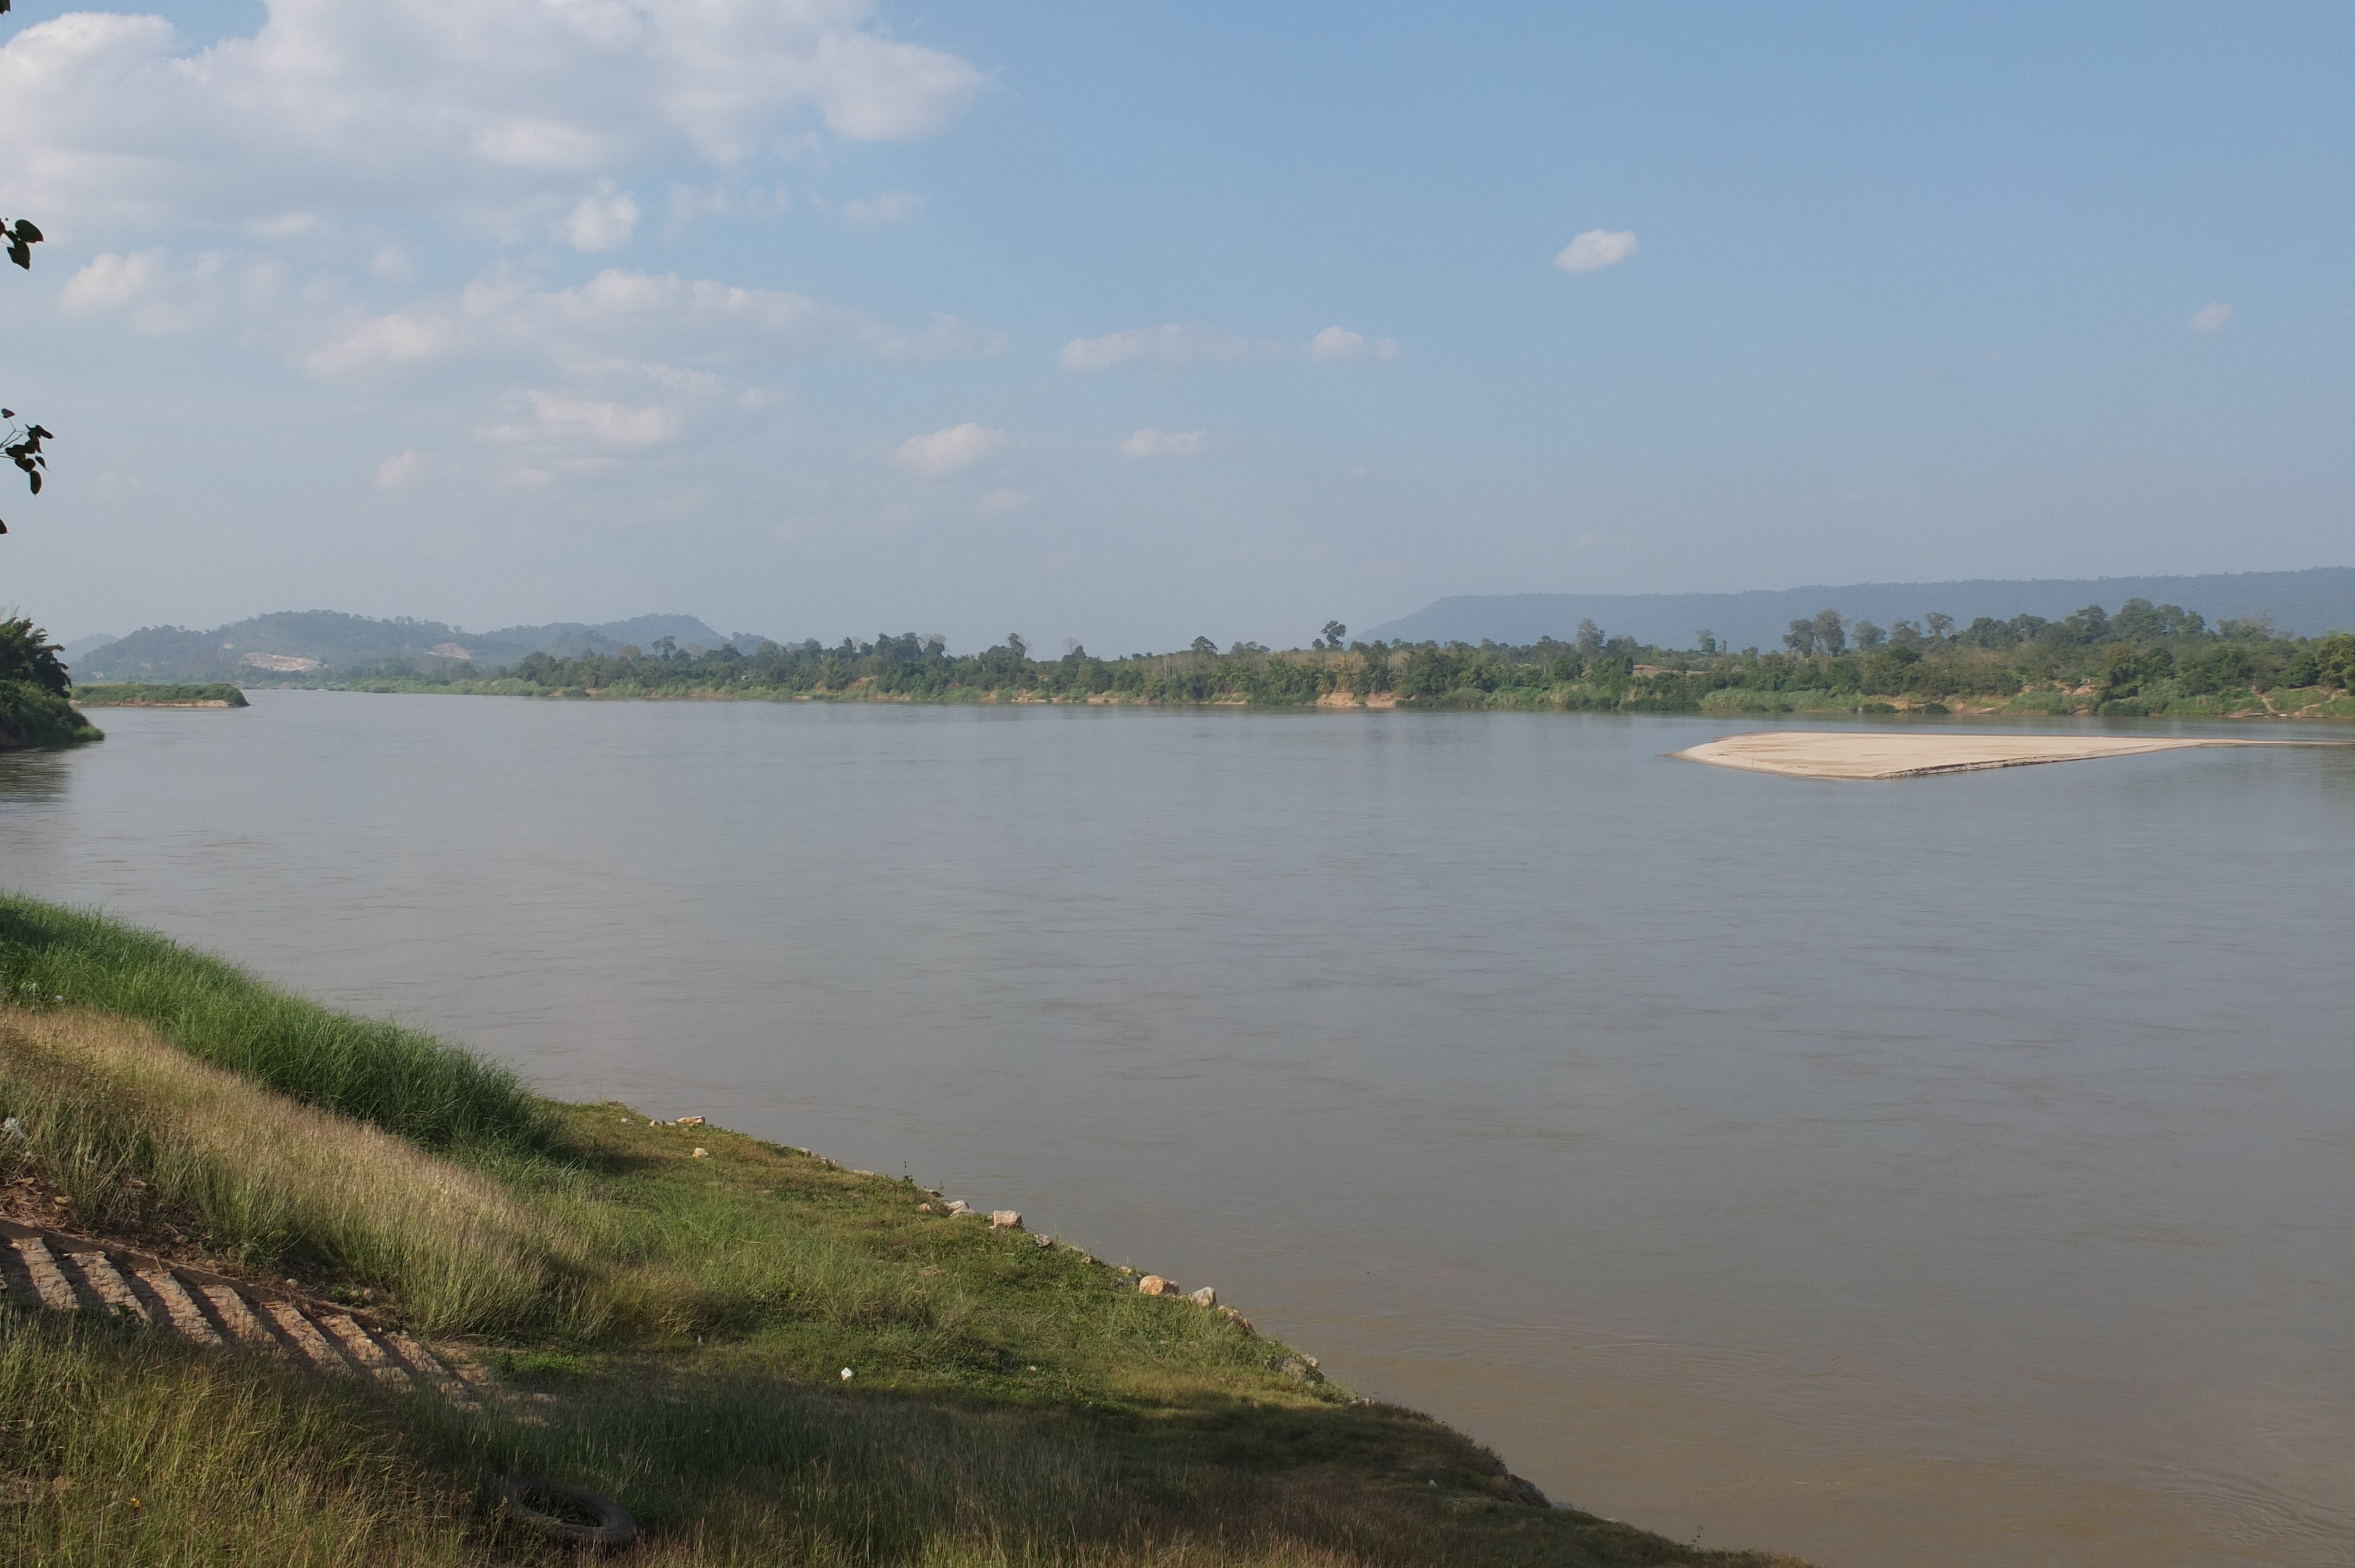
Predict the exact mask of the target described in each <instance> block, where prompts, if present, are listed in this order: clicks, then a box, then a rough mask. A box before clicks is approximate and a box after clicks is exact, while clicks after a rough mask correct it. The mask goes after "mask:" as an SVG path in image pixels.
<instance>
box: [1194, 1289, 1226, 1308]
mask: <svg viewBox="0 0 2355 1568" xmlns="http://www.w3.org/2000/svg"><path fill="white" fill-rule="evenodd" d="M1186 1299H1187V1300H1188V1301H1191V1302H1192V1303H1193V1304H1194V1305H1195V1306H1197V1307H1216V1306H1217V1305H1218V1304H1219V1293H1218V1292H1217V1291H1215V1290H1213V1289H1211V1288H1210V1287H1209V1286H1207V1285H1205V1286H1204V1287H1202V1288H1201V1289H1199V1290H1197V1291H1196V1292H1194V1294H1192V1295H1191V1296H1188V1298H1186Z"/></svg>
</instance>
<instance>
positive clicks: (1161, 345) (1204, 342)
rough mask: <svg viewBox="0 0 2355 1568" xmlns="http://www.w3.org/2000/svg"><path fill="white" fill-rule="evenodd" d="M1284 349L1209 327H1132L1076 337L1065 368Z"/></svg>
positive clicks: (1066, 353)
mask: <svg viewBox="0 0 2355 1568" xmlns="http://www.w3.org/2000/svg"><path fill="white" fill-rule="evenodd" d="M1271 350H1274V351H1277V352H1280V351H1281V345H1280V344H1252V342H1251V341H1250V340H1249V339H1247V338H1241V337H1237V336H1236V335H1235V334H1232V333H1231V332H1217V331H1214V330H1212V329H1211V328H1209V327H1189V326H1178V325H1176V324H1175V323H1172V324H1170V325H1168V326H1158V327H1131V328H1130V329H1129V330H1128V331H1126V332H1116V333H1112V334H1107V335H1106V336H1103V337H1075V338H1073V339H1072V340H1071V342H1069V343H1067V344H1064V345H1063V368H1064V369H1066V370H1109V369H1111V368H1112V367H1113V366H1115V365H1126V364H1128V363H1130V362H1131V361H1132V360H1138V359H1157V360H1159V361H1160V362H1161V363H1162V364H1164V365H1183V364H1185V363H1186V362H1187V361H1188V360H1193V359H1215V360H1230V361H1231V360H1237V359H1248V358H1250V357H1252V355H1254V354H1259V353H1264V352H1268V351H1271Z"/></svg>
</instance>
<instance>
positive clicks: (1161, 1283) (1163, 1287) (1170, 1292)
mask: <svg viewBox="0 0 2355 1568" xmlns="http://www.w3.org/2000/svg"><path fill="white" fill-rule="evenodd" d="M1136 1289H1137V1294H1139V1295H1140V1296H1175V1295H1177V1281H1176V1280H1174V1279H1164V1278H1162V1277H1160V1276H1159V1275H1157V1274H1148V1275H1146V1277H1144V1278H1142V1279H1140V1280H1138V1281H1137V1282H1136Z"/></svg>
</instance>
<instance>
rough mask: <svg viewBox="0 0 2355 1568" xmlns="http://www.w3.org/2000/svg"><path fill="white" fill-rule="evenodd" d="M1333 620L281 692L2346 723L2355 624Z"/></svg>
mask: <svg viewBox="0 0 2355 1568" xmlns="http://www.w3.org/2000/svg"><path fill="white" fill-rule="evenodd" d="M1347 630H1348V629H1347V628H1346V627H1343V626H1342V625H1340V624H1339V623H1337V622H1328V623H1327V625H1326V627H1325V629H1324V632H1323V634H1322V635H1319V636H1318V637H1316V638H1315V639H1314V640H1313V641H1312V642H1311V644H1310V646H1308V647H1306V648H1298V649H1288V650H1281V651H1279V650H1273V649H1270V648H1267V647H1265V646H1263V645H1262V644H1258V643H1252V642H1237V643H1234V644H1232V645H1231V646H1230V647H1228V648H1227V649H1225V650H1224V651H1223V652H1221V651H1220V649H1219V647H1218V646H1217V644H1216V643H1214V642H1212V641H1210V640H1209V638H1197V639H1196V640H1195V641H1194V643H1193V645H1192V646H1191V647H1190V648H1188V649H1186V650H1184V651H1182V652H1169V653H1131V654H1127V655H1125V656H1122V657H1116V658H1103V657H1099V656H1097V655H1095V654H1092V653H1090V652H1088V651H1087V650H1086V649H1085V648H1083V647H1081V646H1079V645H1077V644H1070V645H1067V649H1066V652H1064V653H1063V654H1062V655H1061V656H1060V658H1053V657H1039V656H1037V655H1035V654H1034V653H1033V652H1032V650H1031V648H1030V646H1029V645H1028V643H1027V642H1026V641H1024V640H1023V639H1022V638H1021V637H1020V636H1018V635H1008V636H1007V638H1006V640H1005V641H1002V642H999V643H997V644H996V646H994V647H990V648H987V649H985V650H982V651H981V652H974V653H951V652H949V651H948V649H947V647H946V645H945V642H944V641H943V639H942V638H939V637H937V636H934V637H922V636H918V635H917V634H915V633H913V632H907V633H900V634H896V635H894V634H890V633H885V634H881V635H879V636H877V637H876V638H874V639H873V640H872V641H858V640H857V639H853V638H845V639H843V640H842V641H841V642H839V643H837V644H834V645H831V646H829V645H826V644H824V643H820V642H818V641H816V640H815V639H812V640H809V641H802V642H792V643H783V642H773V641H763V642H761V643H760V644H758V645H757V646H755V647H752V648H750V649H745V648H740V647H737V646H736V645H734V644H733V643H727V644H723V645H721V646H719V647H718V648H713V649H701V648H694V647H689V648H685V649H682V648H680V647H679V646H677V643H676V641H674V640H672V639H669V638H664V639H661V640H658V641H655V643H654V644H653V645H652V646H651V647H650V648H647V649H643V650H642V649H638V648H635V647H627V646H625V647H623V649H622V650H620V652H618V653H613V654H601V653H586V654H581V655H577V656H573V657H558V656H555V655H552V654H548V653H534V654H531V655H529V656H528V657H527V658H524V659H521V660H519V661H517V662H515V663H514V664H512V665H510V666H508V667H506V669H503V670H499V671H496V672H482V671H473V670H465V669H463V668H461V667H458V666H455V665H448V666H444V667H442V668H432V667H430V666H429V665H428V662H426V661H395V662H389V663H388V664H386V665H383V666H380V667H378V668H377V669H375V670H372V671H367V672H359V671H346V672H336V673H330V672H321V673H320V677H319V678H314V679H307V680H302V681H298V682H290V684H294V683H299V684H308V685H336V686H342V687H346V688H348V689H359V690H373V691H416V692H424V691H433V692H464V693H481V694H502V693H503V694H517V695H543V696H555V695H570V696H590V697H607V698H630V697H640V698H648V697H706V698H729V697H741V698H770V699H780V698H805V699H822V700H854V701H855V700H866V701H902V702H927V701H930V702H939V701H960V700H964V701H1030V702H1082V701H1092V702H1135V703H1171V704H1200V703H1232V704H1265V705H1308V704H1317V703H1323V704H1327V705H1346V704H1361V705H1375V706H1391V705H1398V706H1424V707H1458V708H1479V707H1536V708H1554V709H1561V710H1587V711H1619V712H1663V713H1703V712H1727V713H1743V712H1795V711H1801V710H1805V709H1811V708H1813V709H1850V710H1853V709H1865V710H1868V711H1877V710H1883V709H1885V710H1888V711H1901V710H1912V711H1917V712H1918V711H1955V708H1956V707H1957V706H1959V707H1960V708H1963V709H1965V710H1967V711H1972V712H1993V711H2009V712H2026V713H2050V714H2062V713H2084V712H2092V713H2100V714H2106V715H2139V714H2158V713H2182V714H2213V715H2229V714H2235V713H2253V714H2254V713H2266V714H2285V713H2296V714H2299V715H2305V716H2314V717H2326V716H2349V717H2355V699H2350V695H2349V693H2348V688H2349V687H2350V684H2355V635H2350V634H2349V633H2347V632H2334V633H2331V634H2329V635H2326V636H2322V637H2311V638H2309V637H2292V636H2284V635H2277V634H2275V632H2274V630H2272V628H2271V627H2270V626H2269V625H2268V624H2266V622H2265V621H2264V620H2262V619H2253V620H2227V621H2224V622H2222V624H2219V625H2216V626H2213V627H2211V626H2210V625H2209V624H2208V623H2207V621H2206V620H2205V619H2204V618H2203V617H2202V616H2200V614H2198V613H2197V612H2194V611H2188V610H2185V609H2180V608H2179V607H2177V606H2174V605H2153V604H2151V603H2149V602H2148V601H2147V600H2144V599H2130V600H2128V601H2127V602H2126V605H2125V606H2124V607H2122V608H2121V609H2119V610H2118V611H2117V613H2116V614H2115V615H2112V614H2109V613H2108V612H2106V611H2105V610H2104V609H2102V608H2101V607H2100V606H2097V605H2096V606H2088V607H2086V608H2085V609H2083V610H2080V611H2078V612H2077V613H2076V614H2074V615H2071V616H2068V617H2066V618H2065V619H2063V620H2043V619H2041V618H2040V617H2036V616H2030V615H2020V616H2015V617H2013V618H2012V619H2011V620H1994V619H1992V618H1987V617H1982V618H1980V619H1978V620H1975V621H1973V622H1972V623H1971V624H1970V625H1969V626H1966V627H1960V628H1958V627H1956V626H1955V622H1954V620H1953V619H1952V618H1951V617H1948V616H1945V615H1939V614H1927V615H1924V616H1923V618H1922V619H1921V620H1919V621H1913V620H1899V621H1897V622H1896V623H1895V624H1894V625H1891V626H1890V627H1887V628H1882V627H1879V626H1875V625H1873V624H1872V623H1871V622H1870V621H1860V620H1849V619H1848V618H1846V617H1843V616H1842V615H1840V614H1839V612H1838V610H1837V609H1825V610H1824V611H1822V612H1821V613H1820V614H1818V615H1816V616H1814V617H1812V618H1809V619H1807V620H1795V621H1793V622H1792V623H1791V629H1790V630H1789V632H1788V633H1786V634H1785V637H1784V639H1783V641H1784V646H1783V647H1782V648H1779V649H1774V650H1772V651H1765V652H1762V651H1761V650H1759V649H1756V648H1744V649H1741V650H1738V651H1736V650H1732V649H1729V648H1725V647H1722V646H1721V645H1720V644H1719V642H1718V641H1717V639H1716V638H1715V637H1714V636H1713V635H1711V634H1710V632H1708V631H1706V630H1704V631H1701V632H1700V634H1699V635H1698V636H1697V638H1696V646H1694V647H1693V648H1690V649H1666V648H1661V647H1658V646H1657V645H1653V644H1648V643H1638V642H1637V641H1635V640H1634V639H1632V638H1630V637H1626V636H1614V635H1612V634H1610V633H1608V632H1606V631H1604V630H1603V629H1601V628H1599V627H1597V626H1596V625H1594V623H1593V621H1591V620H1590V621H1582V622H1581V623H1580V625H1579V626H1578V627H1577V629H1576V630H1575V631H1574V632H1573V633H1572V635H1571V636H1570V637H1568V638H1567V639H1563V640H1557V639H1554V638H1550V637H1549V638H1541V639H1540V640H1539V641H1536V642H1534V643H1530V644H1527V645H1515V646H1508V645H1505V644H1499V643H1494V642H1487V641H1484V642H1481V643H1480V644H1478V645H1477V646H1474V645H1471V644H1467V643H1463V642H1446V643H1442V642H1422V643H1415V644H1405V643H1386V642H1382V641H1370V642H1369V641H1348V638H1347ZM2291 694H2295V696H2294V697H2292V696H2291ZM2285 699H2288V700H2285Z"/></svg>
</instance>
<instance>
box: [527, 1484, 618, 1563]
mask: <svg viewBox="0 0 2355 1568" xmlns="http://www.w3.org/2000/svg"><path fill="white" fill-rule="evenodd" d="M499 1489H500V1490H501V1491H502V1492H504V1493H506V1501H507V1517H508V1518H510V1519H512V1520H516V1521H517V1523H519V1524H524V1525H528V1526H529V1527H530V1528H532V1529H534V1530H537V1531H539V1532H540V1533H541V1534H543V1535H546V1536H549V1537H550V1538H551V1539H553V1540H557V1541H569V1542H574V1543H575V1544H577V1545H581V1546H627V1545H628V1544H629V1543H630V1542H633V1541H635V1540H636V1539H637V1538H638V1521H637V1520H634V1519H632V1518H631V1517H630V1516H629V1513H628V1512H627V1510H624V1509H623V1507H622V1505H621V1504H619V1503H617V1502H615V1501H613V1499H611V1498H601V1497H599V1496H598V1495H597V1494H596V1493H595V1492H592V1491H591V1490H590V1489H588V1488H586V1487H571V1486H567V1485H565V1484H564V1483H563V1482H562V1481H551V1480H549V1478H547V1477H545V1476H509V1477H507V1478H505V1479H504V1480H502V1481H500V1482H499ZM582 1516H586V1517H585V1518H584V1517H582ZM592 1519H593V1520H595V1521H596V1522H595V1523H593V1524H592V1523H591V1522H589V1520H592Z"/></svg>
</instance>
